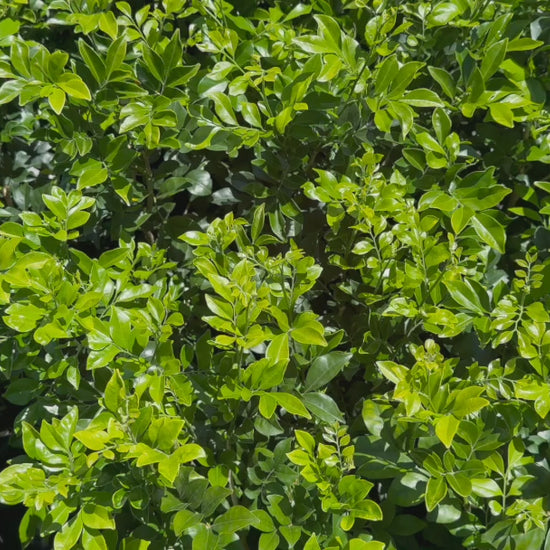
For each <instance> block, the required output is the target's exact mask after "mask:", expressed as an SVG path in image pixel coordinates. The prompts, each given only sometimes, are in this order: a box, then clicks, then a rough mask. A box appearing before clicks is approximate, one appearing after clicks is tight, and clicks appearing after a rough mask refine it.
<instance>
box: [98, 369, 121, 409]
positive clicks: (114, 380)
mask: <svg viewBox="0 0 550 550" xmlns="http://www.w3.org/2000/svg"><path fill="white" fill-rule="evenodd" d="M125 399H126V390H125V385H124V380H122V376H121V374H120V372H119V371H118V370H115V372H114V373H113V375H112V376H111V379H110V380H109V382H107V386H105V393H104V397H103V402H104V403H105V407H107V409H109V410H110V411H111V412H114V413H116V412H117V411H118V409H119V407H120V405H121V404H122V403H123V402H124V400H125Z"/></svg>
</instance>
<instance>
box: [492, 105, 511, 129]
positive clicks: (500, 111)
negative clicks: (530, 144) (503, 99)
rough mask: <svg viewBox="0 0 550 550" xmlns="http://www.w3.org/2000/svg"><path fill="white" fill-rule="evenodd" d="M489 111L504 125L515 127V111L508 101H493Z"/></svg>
mask: <svg viewBox="0 0 550 550" xmlns="http://www.w3.org/2000/svg"><path fill="white" fill-rule="evenodd" d="M489 112H490V113H491V116H492V117H493V119H494V120H495V121H496V122H498V123H499V124H501V125H502V126H506V127H507V128H513V127H514V111H512V108H511V106H510V105H509V104H508V103H491V104H490V105H489Z"/></svg>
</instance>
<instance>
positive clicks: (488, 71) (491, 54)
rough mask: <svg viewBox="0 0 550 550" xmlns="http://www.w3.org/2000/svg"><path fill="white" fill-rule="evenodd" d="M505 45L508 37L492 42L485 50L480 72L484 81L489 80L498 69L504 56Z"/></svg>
mask: <svg viewBox="0 0 550 550" xmlns="http://www.w3.org/2000/svg"><path fill="white" fill-rule="evenodd" d="M507 46H508V39H507V38H505V39H504V40H500V41H498V42H495V43H494V44H492V45H491V46H490V47H489V48H488V49H487V51H486V52H485V55H484V56H483V59H482V61H481V74H482V75H483V79H484V80H485V81H487V80H489V78H491V77H492V76H493V75H494V74H495V73H496V72H497V71H498V69H499V67H500V64H501V63H502V62H503V61H504V57H505V56H506V48H507Z"/></svg>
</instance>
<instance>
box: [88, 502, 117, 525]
mask: <svg viewBox="0 0 550 550" xmlns="http://www.w3.org/2000/svg"><path fill="white" fill-rule="evenodd" d="M110 512H111V511H110V509H109V508H106V507H104V506H100V505H98V504H86V505H85V506H84V507H83V508H82V511H81V517H82V523H83V524H84V526H85V527H90V528H92V529H115V520H114V519H113V518H112V517H111V513H110Z"/></svg>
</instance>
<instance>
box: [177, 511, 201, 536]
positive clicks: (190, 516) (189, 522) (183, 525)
mask: <svg viewBox="0 0 550 550" xmlns="http://www.w3.org/2000/svg"><path fill="white" fill-rule="evenodd" d="M200 521H201V516H200V515H199V514H196V513H195V512H192V511H191V510H180V511H179V512H178V513H177V514H176V515H175V516H174V520H173V529H174V533H175V534H176V536H177V537H179V536H181V534H182V533H183V532H184V531H186V530H187V529H190V528H191V527H194V526H195V525H197V524H198V523H200Z"/></svg>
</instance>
